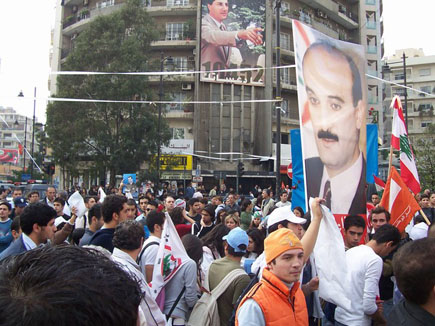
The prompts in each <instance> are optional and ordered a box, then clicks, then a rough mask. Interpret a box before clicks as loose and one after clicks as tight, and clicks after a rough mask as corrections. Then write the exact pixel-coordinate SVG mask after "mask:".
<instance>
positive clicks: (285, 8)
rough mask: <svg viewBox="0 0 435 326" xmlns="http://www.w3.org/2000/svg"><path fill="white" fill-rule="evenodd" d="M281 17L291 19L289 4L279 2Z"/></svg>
mask: <svg viewBox="0 0 435 326" xmlns="http://www.w3.org/2000/svg"><path fill="white" fill-rule="evenodd" d="M280 13H281V16H284V17H288V18H291V16H290V4H289V3H288V2H281V11H280Z"/></svg>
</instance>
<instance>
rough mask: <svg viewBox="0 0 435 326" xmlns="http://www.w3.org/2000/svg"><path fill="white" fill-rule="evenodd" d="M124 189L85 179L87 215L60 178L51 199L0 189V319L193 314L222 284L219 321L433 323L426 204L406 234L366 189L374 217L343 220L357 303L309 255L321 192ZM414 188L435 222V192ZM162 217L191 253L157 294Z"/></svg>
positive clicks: (175, 320) (432, 257)
mask: <svg viewBox="0 0 435 326" xmlns="http://www.w3.org/2000/svg"><path fill="white" fill-rule="evenodd" d="M122 189H123V187H122V184H121V185H120V186H119V187H116V188H113V189H112V190H111V189H98V188H96V187H92V188H91V189H90V190H89V191H86V190H85V189H84V188H81V189H78V187H76V188H75V189H74V190H77V191H79V192H80V194H81V195H82V196H83V199H84V205H85V207H86V212H85V214H84V215H82V216H77V215H76V214H77V207H72V206H70V205H69V203H68V198H69V195H70V194H69V193H67V192H59V193H57V192H56V189H55V188H54V187H49V188H48V189H47V191H46V194H45V197H44V198H43V199H42V200H40V198H39V194H38V196H36V194H37V193H36V194H35V193H30V194H28V196H27V198H25V197H23V194H22V193H21V190H19V189H18V188H17V189H13V190H12V193H13V196H12V197H13V198H12V202H8V201H7V200H6V199H5V198H6V196H5V195H4V193H5V192H4V191H2V192H1V198H0V200H1V201H0V303H1V304H2V308H3V309H2V313H0V324H1V325H49V324H58V325H69V324H73V323H74V324H75V325H100V324H101V325H138V324H140V325H177V326H181V325H195V324H194V323H195V321H192V320H190V319H189V315H190V314H191V312H192V309H194V307H195V305H196V304H197V302H198V300H199V299H200V297H201V294H203V293H210V292H212V291H218V290H220V288H221V287H222V284H226V286H225V288H224V289H223V290H222V294H221V295H220V296H219V298H217V312H218V319H217V320H218V321H219V322H218V323H217V324H216V325H234V324H235V325H243V326H245V325H350V326H352V325H372V323H373V324H375V325H385V324H388V325H435V270H434V269H433V262H435V227H433V224H431V225H428V224H427V222H426V221H425V219H423V218H422V217H421V216H420V215H419V214H417V215H416V217H415V218H414V219H413V221H411V223H410V225H409V226H408V227H407V229H406V232H404V233H402V234H400V233H399V231H398V230H397V229H396V228H395V227H394V226H392V225H391V224H389V219H390V214H389V212H388V211H387V210H386V209H385V208H384V207H381V206H379V203H380V196H379V194H372V196H370V198H369V201H370V202H371V203H372V204H373V206H374V208H373V209H372V210H371V211H370V212H368V220H367V222H368V225H367V223H366V220H365V219H364V218H363V217H361V216H358V215H350V216H347V217H346V219H345V220H344V225H343V226H344V230H343V240H344V247H345V250H346V254H345V256H346V264H347V270H348V271H347V275H346V280H343V282H346V285H347V286H348V287H349V288H348V289H347V290H348V292H349V293H348V297H350V299H351V303H350V305H348V306H336V305H335V304H334V303H333V302H326V301H325V300H323V299H322V298H319V296H318V289H319V284H321V283H322V282H327V280H323V279H322V278H319V277H318V275H317V274H316V264H315V261H314V259H313V255H311V253H312V251H313V248H314V246H315V243H316V240H317V234H318V232H319V227H320V224H321V221H322V219H323V218H324V216H323V214H322V210H321V208H320V207H321V204H323V202H324V201H323V200H322V199H320V198H317V199H315V201H314V204H313V206H312V209H311V211H310V212H305V211H304V209H303V208H302V207H293V208H292V204H291V191H290V190H289V189H288V187H287V188H286V189H282V190H281V192H280V193H279V194H274V193H273V191H272V189H271V188H266V189H260V188H259V187H258V186H256V187H255V188H254V189H253V190H252V191H251V192H250V196H242V195H238V194H237V193H236V192H235V191H234V190H233V189H228V190H227V189H226V187H225V185H220V186H219V187H218V186H215V187H213V188H212V189H210V190H209V191H205V189H204V187H203V186H199V187H196V188H195V187H193V186H192V184H189V185H188V187H186V189H185V190H184V189H182V188H178V187H177V186H176V185H175V186H174V185H168V184H167V185H166V186H165V187H163V188H162V189H161V190H157V189H155V188H154V187H153V185H152V183H151V182H147V183H146V184H144V185H143V187H141V188H140V189H139V194H138V198H137V200H135V199H133V198H127V196H125V195H124V194H123V193H122ZM106 191H107V194H108V195H107V196H106V195H105V193H106ZM103 193H104V198H103V196H102V195H101V194H103ZM36 197H37V198H36ZM417 200H418V201H419V203H420V205H421V207H422V210H423V212H424V213H425V214H426V216H427V217H428V219H429V221H430V222H432V221H433V217H434V210H435V194H433V193H430V191H425V192H424V193H423V194H421V195H419V197H417ZM167 217H169V218H170V219H171V221H172V223H173V225H174V226H175V229H176V233H177V234H178V236H179V237H180V239H181V242H182V244H183V246H184V248H185V250H186V252H187V255H188V257H189V259H188V260H187V261H186V262H185V263H183V265H182V266H181V268H180V269H179V270H178V271H177V273H176V274H175V275H174V277H173V278H172V279H171V280H170V281H169V282H168V283H167V284H166V285H165V291H164V293H165V295H164V297H163V298H162V297H157V298H154V297H153V295H152V293H151V291H152V287H150V283H151V282H152V280H153V273H154V265H155V264H156V259H157V255H158V250H159V247H160V242H161V238H162V234H163V229H164V225H165V219H166V218H167ZM330 272H331V273H334V271H330ZM227 283H228V284H227ZM211 325H213V324H211ZM198 326H199V325H198Z"/></svg>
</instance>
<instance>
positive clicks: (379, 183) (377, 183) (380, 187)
mask: <svg viewBox="0 0 435 326" xmlns="http://www.w3.org/2000/svg"><path fill="white" fill-rule="evenodd" d="M373 179H375V186H376V191H377V192H380V191H382V190H384V189H385V182H384V180H382V179H381V178H378V177H377V176H375V175H374V174H373Z"/></svg>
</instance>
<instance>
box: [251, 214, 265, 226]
mask: <svg viewBox="0 0 435 326" xmlns="http://www.w3.org/2000/svg"><path fill="white" fill-rule="evenodd" d="M262 218H263V215H262V213H261V211H257V212H255V213H254V215H252V221H251V225H250V226H249V228H250V229H259V228H261V219H262Z"/></svg>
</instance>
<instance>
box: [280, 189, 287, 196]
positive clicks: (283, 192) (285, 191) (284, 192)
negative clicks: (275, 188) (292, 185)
mask: <svg viewBox="0 0 435 326" xmlns="http://www.w3.org/2000/svg"><path fill="white" fill-rule="evenodd" d="M284 194H286V195H287V196H288V192H287V190H283V191H281V193H280V194H279V196H280V197H281V196H282V195H284Z"/></svg>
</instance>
